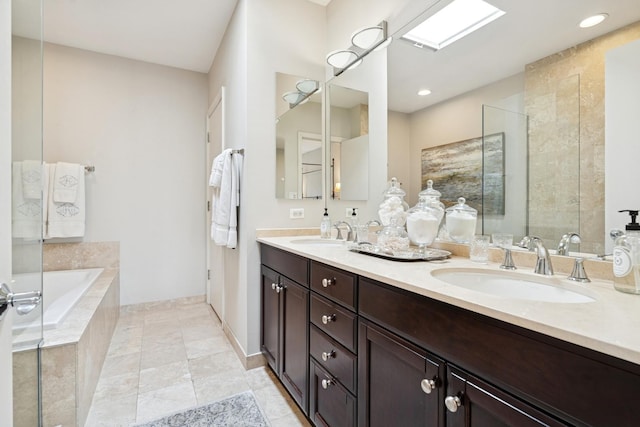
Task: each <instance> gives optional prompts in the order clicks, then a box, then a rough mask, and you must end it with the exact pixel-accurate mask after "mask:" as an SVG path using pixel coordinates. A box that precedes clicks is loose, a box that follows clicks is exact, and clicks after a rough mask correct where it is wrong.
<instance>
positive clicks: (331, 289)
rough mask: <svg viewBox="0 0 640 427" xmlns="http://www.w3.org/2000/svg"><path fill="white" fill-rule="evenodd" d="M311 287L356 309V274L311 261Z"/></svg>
mask: <svg viewBox="0 0 640 427" xmlns="http://www.w3.org/2000/svg"><path fill="white" fill-rule="evenodd" d="M311 289H313V290H314V291H316V292H318V293H320V294H322V295H324V296H326V297H327V298H329V299H332V300H334V301H337V302H339V303H341V304H344V305H345V306H347V307H348V308H350V309H351V310H354V311H355V309H356V275H355V274H353V273H349V272H347V271H344V270H340V269H338V268H334V267H329V266H328V265H325V264H321V263H319V262H315V261H311Z"/></svg>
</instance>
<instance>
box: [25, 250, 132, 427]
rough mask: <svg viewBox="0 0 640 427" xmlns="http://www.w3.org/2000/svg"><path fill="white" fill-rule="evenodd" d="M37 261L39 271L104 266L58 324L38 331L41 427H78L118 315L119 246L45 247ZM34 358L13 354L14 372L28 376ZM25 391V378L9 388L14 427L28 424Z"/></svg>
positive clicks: (28, 389) (27, 391) (27, 384)
mask: <svg viewBox="0 0 640 427" xmlns="http://www.w3.org/2000/svg"><path fill="white" fill-rule="evenodd" d="M43 259H44V261H43V270H44V271H53V270H72V269H82V268H94V267H100V268H104V271H103V272H102V273H101V275H100V276H99V277H98V279H97V280H96V282H95V283H94V284H93V285H92V287H91V288H90V289H89V290H88V291H87V292H86V294H85V295H84V296H83V297H82V298H81V299H80V301H79V302H78V304H77V305H76V306H75V307H74V308H73V310H72V311H71V312H70V313H69V315H68V316H67V317H66V319H65V320H64V322H63V323H62V325H60V327H59V328H57V329H54V330H48V331H45V332H44V343H43V348H42V350H41V367H42V409H43V422H44V426H45V427H46V426H57V425H60V424H61V425H65V426H66V425H69V426H73V425H83V424H84V420H85V419H86V417H87V413H88V411H89V407H90V405H91V399H92V397H93V393H94V390H95V387H96V384H97V382H98V377H99V373H100V369H101V367H102V364H103V362H104V359H105V357H106V354H107V349H108V347H109V343H110V340H111V336H112V334H113V331H114V329H115V325H116V323H117V321H118V317H119V313H120V277H119V243H118V242H96V243H48V244H45V245H43ZM45 292H46V291H45ZM34 355H35V350H27V351H24V352H15V353H14V372H20V370H19V369H20V366H25V367H27V368H28V369H26V372H27V373H29V372H30V371H31V370H32V367H33V366H34V365H33V364H32V363H30V361H29V359H32V358H33V357H35V356H34ZM17 376H20V375H17ZM30 393H33V384H32V383H30V382H29V381H28V380H24V381H21V382H19V384H17V385H16V386H14V394H15V396H17V398H16V399H14V402H16V403H14V414H15V417H14V418H15V419H16V427H21V426H25V427H31V426H33V425H34V424H33V423H31V422H30V420H31V418H32V417H33V414H32V413H33V410H32V409H33V408H29V407H27V406H26V405H22V406H21V404H20V403H18V402H20V401H24V402H30V401H33V399H32V398H31V396H29V394H30ZM21 396H24V398H21ZM30 399H31V400H30ZM20 423H21V424H20Z"/></svg>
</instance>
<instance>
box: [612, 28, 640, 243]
mask: <svg viewBox="0 0 640 427" xmlns="http://www.w3.org/2000/svg"><path fill="white" fill-rule="evenodd" d="M638 75H640V40H636V41H634V42H631V43H628V44H625V45H623V46H620V47H618V48H615V49H611V50H610V51H608V52H607V53H606V56H605V88H606V96H605V115H604V116H605V141H606V144H605V145H604V147H605V177H606V180H605V208H604V214H605V224H604V229H605V233H606V235H605V237H604V241H605V253H610V252H611V249H612V247H613V241H612V240H611V239H610V238H609V236H608V233H609V230H611V229H613V228H619V229H622V230H624V226H625V224H627V223H629V216H628V215H627V214H626V213H619V212H618V211H619V210H623V209H632V210H636V209H640V192H639V191H638V189H637V186H638V183H639V182H640V168H639V167H638V160H639V159H640V143H638V135H639V134H640V122H639V121H638V117H640V98H639V97H638V96H637V94H638V93H640V79H638ZM631 94H636V95H631Z"/></svg>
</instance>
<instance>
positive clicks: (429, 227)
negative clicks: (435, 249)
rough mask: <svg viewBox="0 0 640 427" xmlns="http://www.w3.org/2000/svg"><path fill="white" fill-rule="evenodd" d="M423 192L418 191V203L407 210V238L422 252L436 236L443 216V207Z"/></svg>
mask: <svg viewBox="0 0 640 427" xmlns="http://www.w3.org/2000/svg"><path fill="white" fill-rule="evenodd" d="M423 193H424V192H420V195H419V198H418V203H417V204H416V205H415V206H414V207H412V208H411V209H409V210H408V211H407V234H408V235H409V240H411V243H413V244H414V245H417V246H418V247H419V248H420V250H421V251H422V252H424V250H425V248H426V247H427V246H428V245H430V244H431V243H433V241H434V240H435V238H436V237H437V236H438V230H439V228H440V221H442V217H443V216H444V209H443V208H442V207H440V206H438V205H437V204H435V203H434V202H433V200H431V199H429V196H427V195H425V194H423Z"/></svg>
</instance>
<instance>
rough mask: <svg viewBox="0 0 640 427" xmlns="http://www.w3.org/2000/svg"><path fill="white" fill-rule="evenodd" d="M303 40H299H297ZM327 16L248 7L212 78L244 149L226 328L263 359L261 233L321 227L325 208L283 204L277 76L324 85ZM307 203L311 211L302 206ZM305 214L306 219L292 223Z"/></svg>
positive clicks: (286, 1)
mask: <svg viewBox="0 0 640 427" xmlns="http://www.w3.org/2000/svg"><path fill="white" fill-rule="evenodd" d="M294 34H295V37H294V36H292V35H294ZM324 51H325V9H324V8H323V7H322V6H319V5H316V4H313V3H311V2H300V1H298V0H273V1H269V2H255V1H250V0H240V1H239V3H238V6H237V8H236V11H235V13H234V16H233V18H232V21H231V23H230V24H229V27H228V28H227V33H226V34H225V37H224V40H223V42H222V45H221V46H220V48H219V50H218V53H217V55H216V58H215V60H214V63H213V65H212V68H211V70H210V72H209V99H210V100H212V99H213V97H214V96H215V94H216V93H217V92H218V90H219V88H220V86H221V85H224V86H225V87H226V88H227V94H228V99H229V102H228V104H227V107H226V120H227V121H226V123H225V126H226V130H227V136H226V138H227V141H226V145H227V146H228V147H236V148H239V147H244V148H245V162H244V171H243V183H242V189H241V202H240V203H241V206H240V223H239V224H240V225H239V230H238V233H239V236H238V249H237V250H225V274H227V273H228V274H227V275H226V277H225V283H226V288H225V289H226V292H225V316H226V319H224V321H225V323H226V324H227V326H228V327H229V329H230V330H231V332H232V333H233V334H234V335H235V337H236V339H237V340H238V343H239V344H240V345H241V346H242V348H243V349H244V351H245V352H246V354H255V353H258V352H259V350H260V349H259V344H260V254H259V251H258V244H257V243H256V241H255V229H256V228H266V227H296V226H318V225H319V223H320V217H321V215H322V207H323V201H321V200H317V201H316V200H305V201H304V202H301V201H299V200H285V199H276V198H275V197H274V194H275V182H276V179H275V167H274V166H275V164H276V150H275V140H276V134H275V124H274V123H275V118H276V107H275V105H276V103H275V97H276V86H275V84H276V79H275V73H276V72H283V73H287V74H293V75H299V76H307V77H309V78H315V79H317V80H323V71H324V65H323V60H324V56H323V54H320V55H319V52H320V53H322V52H324ZM301 203H304V204H301ZM300 206H302V207H304V208H305V219H303V220H297V221H292V220H289V208H291V207H300Z"/></svg>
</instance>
